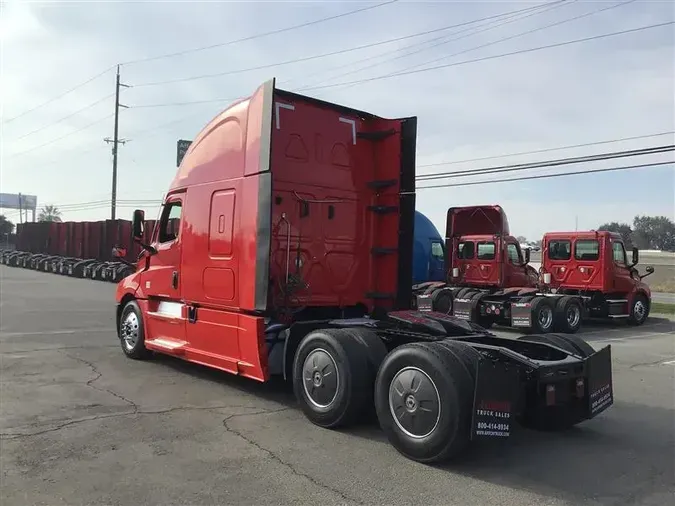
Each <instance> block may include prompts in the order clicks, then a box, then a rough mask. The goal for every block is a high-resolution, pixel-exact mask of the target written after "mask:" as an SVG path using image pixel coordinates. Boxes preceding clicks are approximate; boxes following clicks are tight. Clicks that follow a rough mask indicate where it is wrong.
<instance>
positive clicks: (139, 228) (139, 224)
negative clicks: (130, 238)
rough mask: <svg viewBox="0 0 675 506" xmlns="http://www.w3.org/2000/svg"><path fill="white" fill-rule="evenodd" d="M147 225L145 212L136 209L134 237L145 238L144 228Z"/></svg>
mask: <svg viewBox="0 0 675 506" xmlns="http://www.w3.org/2000/svg"><path fill="white" fill-rule="evenodd" d="M144 226H145V212H144V211H143V210H142V209H136V210H135V211H134V219H133V234H134V239H139V240H140V239H143V232H144V230H143V228H144Z"/></svg>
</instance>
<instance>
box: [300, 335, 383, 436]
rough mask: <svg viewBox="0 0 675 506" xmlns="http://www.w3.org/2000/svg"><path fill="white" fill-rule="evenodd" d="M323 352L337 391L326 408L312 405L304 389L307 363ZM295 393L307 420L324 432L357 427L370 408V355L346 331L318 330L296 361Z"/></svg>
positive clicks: (302, 343) (308, 337)
mask: <svg viewBox="0 0 675 506" xmlns="http://www.w3.org/2000/svg"><path fill="white" fill-rule="evenodd" d="M318 349H321V350H322V351H323V352H324V353H326V354H327V355H328V357H329V358H330V360H331V361H332V363H333V364H334V365H335V374H336V376H337V387H336V392H335V396H334V398H333V399H332V400H331V401H330V402H329V403H328V405H326V406H325V407H320V406H317V405H315V404H312V401H311V400H310V399H309V397H308V395H307V393H306V391H305V388H304V386H303V365H304V362H305V359H306V358H307V357H308V356H309V354H310V353H312V352H313V351H315V350H318ZM292 378H293V391H294V393H295V397H296V399H297V400H298V402H299V404H300V407H301V409H302V411H303V413H304V414H305V416H306V417H307V418H308V419H309V420H310V421H311V422H312V423H313V424H315V425H318V426H320V427H324V428H330V429H333V428H337V427H344V426H347V425H349V424H351V423H354V422H355V421H356V420H357V418H358V417H359V416H360V415H361V413H362V411H364V410H365V409H366V408H367V405H368V399H369V398H370V397H371V395H372V388H373V379H371V378H370V374H369V369H368V359H367V353H366V351H365V350H364V347H363V344H362V343H360V342H359V341H358V340H357V339H355V338H354V336H353V334H352V333H351V332H349V331H348V330H347V329H319V330H315V331H313V332H310V333H309V334H307V335H306V336H305V337H304V338H303V339H302V341H300V344H299V345H298V348H297V350H296V352H295V357H294V359H293V376H292Z"/></svg>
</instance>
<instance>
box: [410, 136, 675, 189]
mask: <svg viewBox="0 0 675 506" xmlns="http://www.w3.org/2000/svg"><path fill="white" fill-rule="evenodd" d="M668 151H675V144H666V145H662V146H653V147H650V148H642V149H631V150H626V151H613V152H609V153H599V154H597V155H586V156H576V157H567V158H559V159H557V160H546V161H543V162H530V163H518V164H512V165H500V166H497V167H482V168H478V169H467V170H460V171H454V172H442V173H437V174H420V175H419V176H417V177H416V179H417V180H418V181H432V180H436V179H446V178H453V177H473V176H482V175H485V174H497V173H503V172H519V171H522V170H532V169H541V168H548V167H557V166H560V165H571V164H577V163H585V162H597V161H601V160H613V159H615V158H626V157H633V156H644V155H654V154H658V153H667V152H668Z"/></svg>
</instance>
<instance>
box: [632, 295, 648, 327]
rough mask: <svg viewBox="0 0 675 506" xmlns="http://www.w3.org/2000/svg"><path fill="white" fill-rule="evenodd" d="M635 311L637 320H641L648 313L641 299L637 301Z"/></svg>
mask: <svg viewBox="0 0 675 506" xmlns="http://www.w3.org/2000/svg"><path fill="white" fill-rule="evenodd" d="M633 313H635V319H636V320H637V321H639V322H641V321H642V320H643V319H644V317H645V314H647V308H646V307H645V305H644V303H643V302H642V301H641V300H638V301H636V302H635V308H634V309H633Z"/></svg>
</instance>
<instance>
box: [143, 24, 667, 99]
mask: <svg viewBox="0 0 675 506" xmlns="http://www.w3.org/2000/svg"><path fill="white" fill-rule="evenodd" d="M674 23H675V21H668V22H665V23H657V24H653V25H646V26H641V27H638V28H630V29H627V30H620V31H618V32H610V33H603V34H600V35H593V36H590V37H583V38H580V39H572V40H567V41H564V42H557V43H555V44H548V45H545V46H536V47H531V48H527V49H519V50H517V51H511V52H508V53H501V54H496V55H491V56H484V57H481V58H474V59H471V60H462V61H458V62H453V63H446V64H443V65H437V66H435V67H428V68H423V69H418V70H409V71H404V72H398V73H395V74H386V75H382V76H375V77H368V78H365V79H359V80H355V81H347V82H344V83H333V84H322V85H317V86H309V87H306V88H302V90H303V91H307V90H318V89H325V88H335V87H337V86H346V85H350V84H363V83H367V82H371V81H379V80H383V79H389V78H392V77H399V76H405V75H409V74H419V73H422V72H428V71H431V70H439V69H444V68H450V67H457V66H460V65H466V64H469V63H478V62H482V61H487V60H496V59H499V58H505V57H508V56H515V55H519V54H525V53H533V52H536V51H543V50H546V49H553V48H556V47H563V46H569V45H572V44H580V43H582V42H590V41H594V40H600V39H605V38H609V37H616V36H619V35H626V34H629V33H636V32H641V31H644V30H650V29H653V28H660V27H662V26H668V25H672V24H674ZM241 98H242V97H239V98H236V99H234V98H215V99H208V100H194V101H186V102H170V103H160V104H147V105H138V106H134V109H139V108H149V107H175V106H184V105H194V104H207V103H214V102H229V101H235V100H241ZM244 98H245V97H244Z"/></svg>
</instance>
